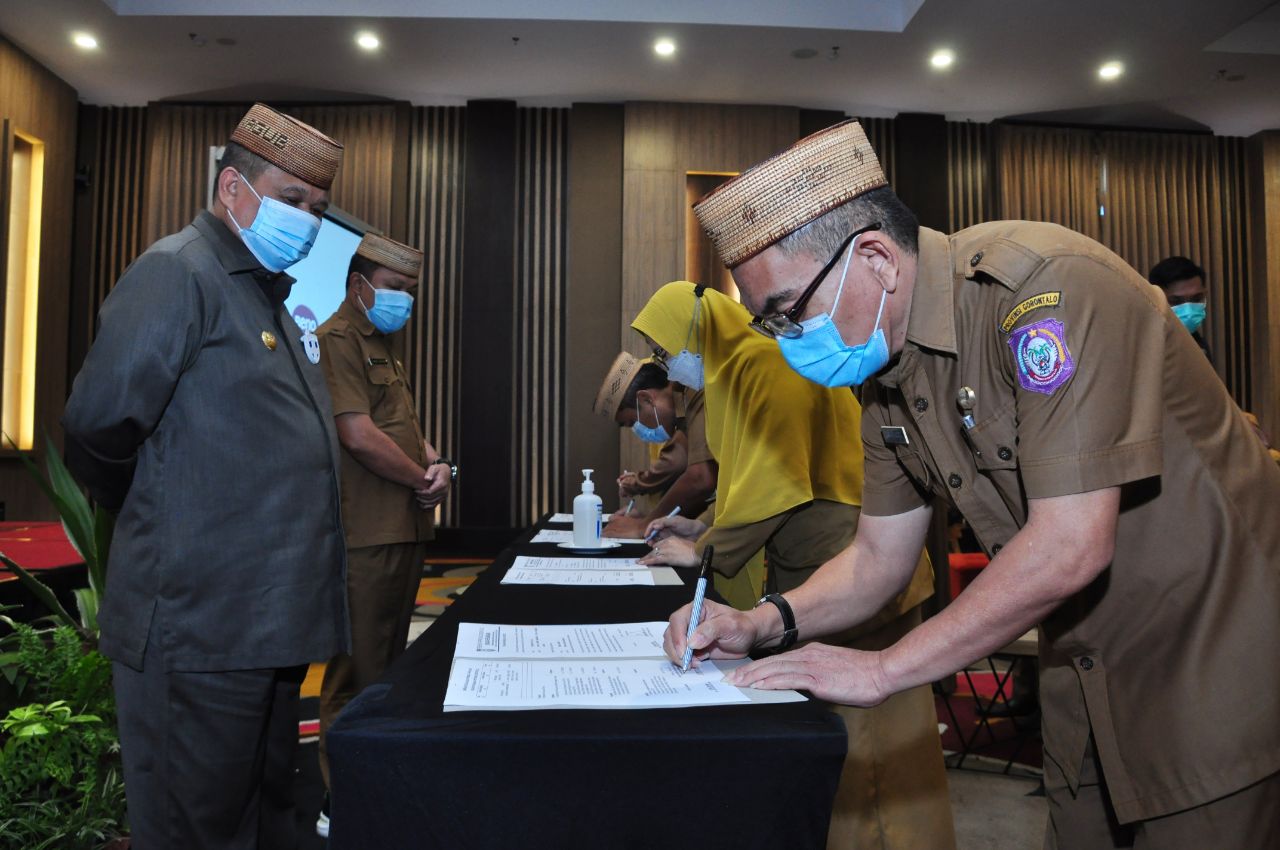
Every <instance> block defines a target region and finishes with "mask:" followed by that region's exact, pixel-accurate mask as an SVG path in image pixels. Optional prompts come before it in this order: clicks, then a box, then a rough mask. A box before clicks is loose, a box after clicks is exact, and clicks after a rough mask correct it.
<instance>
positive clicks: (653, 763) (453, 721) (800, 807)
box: [328, 520, 846, 850]
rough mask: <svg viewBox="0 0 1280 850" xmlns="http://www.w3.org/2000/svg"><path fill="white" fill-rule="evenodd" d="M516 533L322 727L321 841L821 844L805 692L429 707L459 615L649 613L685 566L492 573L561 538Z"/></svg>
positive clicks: (528, 619) (628, 618)
mask: <svg viewBox="0 0 1280 850" xmlns="http://www.w3.org/2000/svg"><path fill="white" fill-rule="evenodd" d="M538 527H539V528H541V527H547V523H546V521H545V520H544V522H543V523H541V524H540V525H539V526H538ZM550 527H565V526H550ZM531 536H532V532H531V533H530V534H526V535H524V536H523V537H521V538H520V540H518V541H517V542H516V543H515V544H513V545H512V546H511V547H510V548H508V549H507V550H505V551H504V552H503V553H502V554H501V555H500V556H499V557H498V559H497V560H496V561H495V562H494V563H493V565H492V566H491V567H489V568H488V569H487V570H485V571H484V573H483V574H482V575H481V576H480V577H479V578H478V579H477V580H476V582H475V583H474V584H473V585H471V587H469V588H468V589H467V591H466V593H464V594H463V595H462V596H461V597H460V598H459V599H458V600H457V601H456V602H455V603H454V604H453V605H451V606H449V608H448V609H446V611H445V613H444V614H443V615H442V616H441V617H440V618H439V619H438V620H437V621H436V622H435V623H434V624H433V625H432V626H431V628H429V629H428V630H427V631H426V632H425V633H424V634H423V635H422V636H421V637H420V638H418V640H416V641H415V642H414V643H413V645H412V646H410V647H409V649H408V650H407V651H406V652H405V654H404V655H403V656H401V657H400V659H399V660H397V661H396V662H395V664H393V665H392V666H391V668H390V669H389V670H388V671H387V674H386V675H385V676H384V677H383V678H382V679H381V680H380V681H379V682H378V683H377V684H376V685H374V686H372V687H370V688H369V689H367V690H366V691H365V692H364V693H362V694H361V695H360V696H358V697H357V698H356V699H355V700H353V701H352V702H351V703H350V704H349V705H348V706H347V708H346V709H345V710H344V711H343V712H342V714H341V715H340V716H339V717H338V718H337V720H336V722H335V723H334V725H333V727H332V728H331V729H330V730H329V740H328V751H329V764H330V771H331V776H332V798H333V799H332V806H331V816H332V828H331V833H330V846H331V847H333V848H338V850H343V848H408V847H414V848H417V847H439V848H450V850H452V848H471V847H502V848H540V847H546V848H578V847H581V848H593V850H594V848H679V847H689V848H695V847H696V848H699V850H710V848H720V847H734V848H750V847H759V848H768V850H780V848H787V850H790V848H803V847H814V848H820V847H823V846H825V844H826V834H827V822H828V820H829V819H830V815H831V803H832V798H833V797H834V794H835V788H836V782H837V781H838V779H839V773H840V766H841V762H842V761H843V759H844V754H845V746H846V739H845V731H844V725H843V723H842V721H841V720H840V718H839V717H838V716H837V715H835V714H832V713H831V712H829V711H828V710H826V708H825V707H824V706H823V705H822V704H820V703H817V702H813V701H808V702H803V703H790V704H781V705H743V706H714V707H704V708H681V709H651V710H643V711H641V710H586V709H570V710H563V709H562V710H537V711H466V712H451V713H448V714H445V713H444V712H443V711H442V704H443V701H444V694H445V688H446V685H447V684H448V678H449V667H450V663H451V661H452V659H453V649H454V642H455V640H456V638H457V631H458V623H459V622H463V621H465V622H479V623H512V624H543V623H623V622H641V621H651V620H665V619H666V618H667V617H668V616H669V615H670V613H671V612H672V611H673V610H675V609H676V608H677V607H679V606H680V605H682V604H684V603H685V602H688V601H689V600H690V599H691V598H692V595H693V582H694V578H695V576H694V575H693V574H694V572H695V571H693V570H680V571H678V572H680V574H681V578H682V580H683V581H684V585H683V586H679V587H674V586H673V587H603V588H589V589H588V588H574V587H547V586H515V585H500V584H499V582H500V580H501V579H502V576H503V575H504V574H505V573H506V571H507V569H508V568H509V567H510V566H511V562H512V560H513V558H514V557H515V556H516V555H553V554H565V552H564V550H561V549H557V548H556V547H555V546H554V545H553V544H531V543H528V542H527V541H528V540H529V539H530V537H531ZM643 551H645V549H644V547H643V546H639V545H635V546H630V545H626V546H623V547H622V548H620V549H615V550H612V551H611V552H610V553H609V555H612V556H614V557H619V556H638V555H639V554H641V553H642V552H643Z"/></svg>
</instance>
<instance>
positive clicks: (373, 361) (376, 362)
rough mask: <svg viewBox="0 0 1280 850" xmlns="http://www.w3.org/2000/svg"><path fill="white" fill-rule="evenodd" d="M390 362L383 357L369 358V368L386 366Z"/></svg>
mask: <svg viewBox="0 0 1280 850" xmlns="http://www.w3.org/2000/svg"><path fill="white" fill-rule="evenodd" d="M390 362H391V361H389V360H387V358H385V357H370V358H369V365H370V366H386V365H387V364H388V363H390Z"/></svg>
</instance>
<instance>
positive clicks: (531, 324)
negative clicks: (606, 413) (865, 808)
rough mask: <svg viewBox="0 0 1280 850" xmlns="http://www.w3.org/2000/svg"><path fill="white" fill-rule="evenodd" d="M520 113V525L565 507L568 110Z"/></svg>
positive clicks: (515, 493)
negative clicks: (547, 512) (564, 330)
mask: <svg viewBox="0 0 1280 850" xmlns="http://www.w3.org/2000/svg"><path fill="white" fill-rule="evenodd" d="M517 114H518V122H519V125H518V139H517V150H516V199H515V203H516V234H515V245H516V269H515V274H514V276H513V279H514V284H515V291H514V292H513V293H512V294H513V298H514V303H515V311H514V317H513V327H512V329H511V330H512V334H513V336H514V340H515V345H514V350H513V362H512V364H511V368H512V374H513V375H514V376H515V382H514V387H513V393H512V399H511V406H512V408H511V409H512V417H511V421H512V422H513V423H514V424H515V427H514V429H513V430H514V433H515V437H516V444H515V452H514V454H513V461H514V463H515V469H514V470H513V474H512V480H513V482H514V484H515V486H514V487H513V488H512V493H511V515H512V516H513V517H514V518H515V523H516V525H522V524H526V523H532V522H535V521H536V520H537V519H538V517H539V516H541V515H542V514H543V513H544V512H546V511H555V510H562V509H564V506H565V505H566V500H565V482H564V475H563V469H564V466H565V464H564V462H563V458H564V454H565V449H566V447H565V439H564V434H565V422H564V398H565V368H564V365H565V358H566V356H567V346H568V345H569V342H570V341H569V340H566V339H565V338H564V333H563V329H564V326H565V301H566V297H567V291H566V286H567V281H568V276H567V274H566V272H565V254H566V234H565V219H566V212H565V196H566V193H567V173H566V166H567V164H568V146H567V144H566V143H567V141H568V135H567V128H568V119H569V110H567V109H520V110H518V113H517ZM495 330H496V329H495Z"/></svg>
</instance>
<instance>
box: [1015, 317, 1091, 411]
mask: <svg viewBox="0 0 1280 850" xmlns="http://www.w3.org/2000/svg"><path fill="white" fill-rule="evenodd" d="M1064 331H1065V328H1064V326H1063V324H1062V322H1060V321H1058V320H1057V319H1041V320H1040V321H1038V322H1033V323H1031V324H1029V325H1026V326H1025V327H1021V328H1018V329H1017V330H1016V331H1014V332H1013V334H1012V335H1010V337H1009V348H1011V349H1012V350H1013V362H1014V365H1016V366H1017V368H1018V383H1019V384H1020V385H1021V386H1022V388H1023V389H1024V390H1030V391H1031V392H1036V393H1044V394H1045V395H1053V393H1054V391H1055V390H1057V389H1058V387H1060V386H1062V385H1063V384H1065V383H1066V382H1067V381H1068V380H1070V378H1071V376H1072V375H1073V374H1075V371H1076V363H1075V360H1074V359H1073V358H1072V357H1071V352H1070V351H1068V350H1067V341H1066V339H1065V337H1066V334H1065V333H1064Z"/></svg>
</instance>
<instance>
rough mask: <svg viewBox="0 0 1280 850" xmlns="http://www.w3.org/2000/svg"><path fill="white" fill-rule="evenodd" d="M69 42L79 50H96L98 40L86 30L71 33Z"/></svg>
mask: <svg viewBox="0 0 1280 850" xmlns="http://www.w3.org/2000/svg"><path fill="white" fill-rule="evenodd" d="M71 42H72V44H74V45H75V46H76V47H78V48H80V49H81V50H96V49H97V47H98V40H97V39H96V38H94V37H93V36H91V35H89V33H87V32H76V33H72V34H71Z"/></svg>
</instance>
